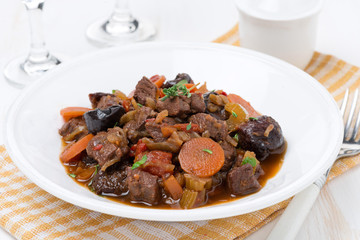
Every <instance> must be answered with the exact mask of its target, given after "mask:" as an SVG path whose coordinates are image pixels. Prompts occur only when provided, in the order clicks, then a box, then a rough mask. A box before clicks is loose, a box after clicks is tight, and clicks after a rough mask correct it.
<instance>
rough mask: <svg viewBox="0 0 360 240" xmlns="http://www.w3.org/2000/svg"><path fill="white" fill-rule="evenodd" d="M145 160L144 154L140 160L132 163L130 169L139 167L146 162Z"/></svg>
mask: <svg viewBox="0 0 360 240" xmlns="http://www.w3.org/2000/svg"><path fill="white" fill-rule="evenodd" d="M146 160H147V156H146V154H145V155H144V156H143V157H142V158H141V160H140V161H137V162H135V163H134V164H133V165H132V167H131V169H133V170H134V169H135V168H138V167H140V166H141V165H143V164H144V163H145V162H146Z"/></svg>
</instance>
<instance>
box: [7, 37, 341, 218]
mask: <svg viewBox="0 0 360 240" xmlns="http://www.w3.org/2000/svg"><path fill="white" fill-rule="evenodd" d="M159 47H160V48H164V47H168V48H169V49H179V48H180V49H184V48H185V49H187V50H190V49H197V50H199V49H200V50H204V51H205V50H211V51H214V50H219V51H224V50H226V51H231V52H232V53H233V52H234V51H238V54H242V55H247V56H249V57H253V58H256V59H258V60H260V61H262V62H266V63H267V64H270V65H276V67H277V68H279V67H281V68H288V69H289V68H290V70H291V71H292V72H293V73H294V74H297V75H302V76H304V77H303V78H304V79H306V80H307V82H308V83H309V84H311V85H312V87H314V88H316V89H317V90H318V92H319V94H320V95H321V96H322V97H323V98H325V99H327V101H328V102H329V103H330V102H331V103H332V105H333V110H337V111H334V113H335V112H337V115H338V118H337V119H332V120H333V121H334V123H335V124H336V122H337V125H338V126H339V127H338V128H337V134H336V133H334V136H336V135H337V139H336V140H333V141H334V144H335V146H336V147H335V148H334V149H333V151H332V152H329V153H328V154H327V155H326V157H327V158H329V159H332V161H330V160H327V161H326V163H327V164H326V165H323V166H322V167H320V169H319V170H316V171H309V172H308V174H306V175H303V176H302V177H301V178H300V179H298V180H296V181H294V182H293V183H292V184H291V185H289V186H287V187H285V188H283V189H282V190H281V192H280V195H279V193H278V192H277V194H274V193H272V194H269V195H268V196H267V198H266V199H261V198H260V199H261V200H262V201H261V202H259V199H256V200H254V201H253V203H252V204H250V205H252V207H251V210H248V211H247V210H246V209H244V208H246V206H247V205H249V204H247V205H246V206H243V207H242V208H241V212H240V211H239V210H234V209H230V211H229V210H228V211H226V212H225V213H224V211H223V214H222V215H221V216H218V215H216V216H214V214H213V213H211V211H209V210H210V209H211V207H212V206H208V207H201V208H195V209H190V210H169V209H147V208H142V207H136V206H130V205H125V204H121V205H122V206H126V208H125V209H124V208H123V207H120V208H119V209H121V211H116V212H114V209H113V207H112V206H113V205H114V204H116V206H118V205H119V203H116V202H114V204H112V203H110V204H103V203H104V202H103V201H101V200H100V199H96V200H95V199H93V200H94V201H92V202H93V203H88V202H87V201H86V199H88V198H87V197H83V196H81V195H73V194H74V193H73V192H71V191H68V190H66V189H64V188H62V187H60V186H58V185H57V184H54V183H52V182H51V181H48V178H46V177H44V176H42V175H41V174H39V175H37V174H36V173H37V171H36V169H34V168H32V167H31V165H29V164H28V163H27V162H28V161H26V157H25V156H23V154H21V151H20V149H19V148H18V146H17V145H16V138H15V136H14V135H13V134H12V133H11V131H10V129H12V128H13V126H12V121H11V120H12V119H13V118H14V114H16V112H17V111H16V109H17V108H19V107H20V106H21V104H20V103H21V102H22V101H23V100H24V98H26V97H27V96H28V95H29V94H30V93H31V92H33V91H34V90H36V89H37V87H38V86H41V85H42V84H43V83H44V82H46V81H48V80H50V79H51V78H52V76H56V75H57V73H58V72H60V73H61V72H62V71H65V70H66V69H67V68H71V67H72V66H73V65H76V64H77V63H81V62H82V61H86V60H87V59H89V58H93V57H94V56H97V55H99V54H100V55H103V54H104V55H106V54H108V53H114V52H122V51H133V50H139V49H145V50H146V49H148V48H151V49H154V48H159ZM11 106H12V107H10V108H9V109H8V113H7V116H6V120H5V124H4V125H3V133H4V136H5V146H6V149H7V151H8V153H9V156H10V157H11V158H12V160H13V162H14V163H15V164H16V166H17V167H18V168H19V169H20V171H21V172H22V173H23V174H24V175H25V176H26V177H28V178H29V179H30V180H31V181H32V182H34V183H35V184H36V185H37V186H39V187H40V188H42V189H43V190H45V191H47V192H48V193H50V194H52V195H53V196H56V197H57V198H60V199H62V200H64V201H66V202H69V203H71V204H74V205H77V206H80V207H83V208H86V209H89V210H93V211H97V212H102V213H106V214H110V215H114V216H119V217H126V218H133V219H140V220H155V221H167V222H182V221H198V220H211V219H218V218H225V217H232V216H236V215H240V214H246V213H249V212H254V211H257V210H260V209H263V208H266V207H269V206H271V205H274V204H277V203H279V202H281V201H284V200H286V199H287V198H289V197H291V196H293V195H295V194H296V193H298V192H300V191H301V190H303V189H304V188H306V187H307V186H309V185H310V184H312V183H313V182H314V181H315V180H316V179H317V178H318V177H319V176H320V175H321V174H317V173H315V172H320V170H321V172H323V173H324V172H325V171H326V170H327V169H328V168H329V167H330V166H331V165H332V163H333V161H335V158H336V155H337V153H338V151H339V149H340V146H341V143H342V138H343V134H342V133H343V131H342V129H343V123H342V118H341V114H340V111H339V109H338V106H337V104H336V102H335V100H334V99H333V97H332V96H331V95H330V93H329V92H328V91H327V90H326V89H325V88H324V87H323V86H322V85H321V84H320V83H319V82H318V81H317V80H315V79H314V78H313V77H311V76H310V75H309V74H307V73H306V72H304V71H302V70H300V69H298V68H296V67H294V66H293V65H291V64H289V63H287V62H284V61H282V60H280V59H277V58H275V57H272V56H269V55H266V54H263V53H259V52H256V51H253V50H249V49H245V48H241V47H235V46H229V45H224V44H218V43H188V42H147V43H136V44H131V45H127V46H121V47H116V48H109V49H102V50H98V51H94V52H91V53H88V54H86V55H82V56H79V57H77V58H74V59H72V60H70V61H67V62H65V63H62V64H61V65H60V66H58V67H57V68H56V69H54V70H52V71H51V72H48V73H46V74H45V75H44V76H43V77H41V78H40V79H38V80H37V81H36V82H34V83H33V84H30V85H29V86H27V87H26V88H25V89H24V90H23V91H22V92H21V93H20V94H19V96H18V97H17V98H16V100H15V101H14V102H13V104H12V105H11ZM329 106H330V104H329ZM335 107H336V109H335ZM16 151H17V152H16ZM24 163H25V164H24ZM308 175H309V176H308ZM304 176H307V178H306V180H305V181H304ZM300 180H301V181H300ZM295 186H296V187H295ZM60 192H62V194H60ZM70 193H71V194H70ZM101 203H102V204H101ZM214 206H220V205H214ZM228 208H229V207H228ZM249 209H250V208H249ZM135 211H136V214H134V213H135ZM174 214H175V215H176V216H177V219H175V218H174V217H172V218H170V219H169V218H168V217H169V216H173V215H174Z"/></svg>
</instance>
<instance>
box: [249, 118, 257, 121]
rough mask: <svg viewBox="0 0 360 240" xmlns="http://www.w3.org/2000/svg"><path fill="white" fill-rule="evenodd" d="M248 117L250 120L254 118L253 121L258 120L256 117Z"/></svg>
mask: <svg viewBox="0 0 360 240" xmlns="http://www.w3.org/2000/svg"><path fill="white" fill-rule="evenodd" d="M249 119H250V120H255V121H256V120H258V118H256V117H249Z"/></svg>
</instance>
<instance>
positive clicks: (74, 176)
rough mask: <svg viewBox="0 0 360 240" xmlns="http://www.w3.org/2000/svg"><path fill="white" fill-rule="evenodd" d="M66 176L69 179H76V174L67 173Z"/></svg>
mask: <svg viewBox="0 0 360 240" xmlns="http://www.w3.org/2000/svg"><path fill="white" fill-rule="evenodd" d="M68 175H69V176H70V177H72V178H76V174H73V173H69V174H68Z"/></svg>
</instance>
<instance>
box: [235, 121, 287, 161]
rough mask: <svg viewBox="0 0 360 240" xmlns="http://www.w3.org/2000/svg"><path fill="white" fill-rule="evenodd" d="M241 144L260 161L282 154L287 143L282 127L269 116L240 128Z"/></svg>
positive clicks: (249, 122)
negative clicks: (274, 154) (271, 155)
mask: <svg viewBox="0 0 360 240" xmlns="http://www.w3.org/2000/svg"><path fill="white" fill-rule="evenodd" d="M238 133H239V144H240V146H241V147H242V148H243V149H246V150H249V151H253V152H255V154H256V158H257V159H258V160H259V161H263V160H264V159H265V158H267V157H268V156H269V155H270V154H273V153H281V152H282V151H283V150H284V146H285V141H284V137H283V135H282V131H281V128H280V125H279V124H278V123H277V122H276V121H275V120H274V119H273V118H272V117H269V116H260V117H259V118H258V119H257V120H256V119H252V120H249V121H248V122H246V123H243V124H241V125H240V126H239V132H238Z"/></svg>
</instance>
